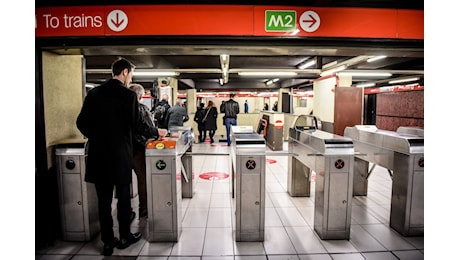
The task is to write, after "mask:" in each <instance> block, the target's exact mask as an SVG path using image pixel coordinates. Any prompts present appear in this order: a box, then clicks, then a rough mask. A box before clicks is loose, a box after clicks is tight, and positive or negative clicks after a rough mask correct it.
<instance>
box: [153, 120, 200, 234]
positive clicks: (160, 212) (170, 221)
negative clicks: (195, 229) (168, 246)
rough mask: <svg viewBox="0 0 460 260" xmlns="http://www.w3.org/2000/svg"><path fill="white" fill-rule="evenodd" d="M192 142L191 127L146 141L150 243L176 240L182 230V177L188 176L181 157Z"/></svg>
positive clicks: (180, 128) (174, 130)
mask: <svg viewBox="0 0 460 260" xmlns="http://www.w3.org/2000/svg"><path fill="white" fill-rule="evenodd" d="M192 143H193V129H191V128H190V127H178V128H176V129H172V130H170V137H169V138H165V139H164V140H148V141H147V145H146V152H145V156H146V167H147V176H146V177H147V198H148V199H147V209H148V219H147V223H148V231H149V237H148V241H150V242H177V241H178V239H179V236H180V234H181V232H182V179H183V176H184V175H185V173H184V170H183V169H184V167H183V165H182V157H183V156H184V154H185V152H186V151H187V150H188V149H189V148H190V146H191V145H192ZM181 173H182V174H184V175H182V174H181ZM184 178H185V177H184ZM190 182H191V180H190Z"/></svg>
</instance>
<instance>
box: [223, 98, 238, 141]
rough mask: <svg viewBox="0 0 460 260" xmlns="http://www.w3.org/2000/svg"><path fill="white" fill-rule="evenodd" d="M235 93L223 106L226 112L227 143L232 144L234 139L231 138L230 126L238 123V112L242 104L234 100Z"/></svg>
mask: <svg viewBox="0 0 460 260" xmlns="http://www.w3.org/2000/svg"><path fill="white" fill-rule="evenodd" d="M234 98H235V94H233V93H232V94H230V99H229V100H227V101H226V102H225V104H224V106H223V112H224V113H225V129H226V130H227V145H228V146H230V145H231V143H232V141H231V139H230V126H232V125H236V117H237V114H239V113H240V106H239V104H238V102H236V101H235V100H233V99H234Z"/></svg>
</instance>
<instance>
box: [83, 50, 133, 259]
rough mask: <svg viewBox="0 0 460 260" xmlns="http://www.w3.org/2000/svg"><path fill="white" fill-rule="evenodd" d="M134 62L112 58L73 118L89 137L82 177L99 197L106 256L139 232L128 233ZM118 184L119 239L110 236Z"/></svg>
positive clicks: (100, 219)
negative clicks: (106, 75) (106, 76)
mask: <svg viewBox="0 0 460 260" xmlns="http://www.w3.org/2000/svg"><path fill="white" fill-rule="evenodd" d="M134 68H135V66H134V65H133V64H132V63H131V62H130V61H128V60H126V59H122V58H121V59H118V60H116V61H115V62H114V63H113V64H112V74H113V78H112V79H110V80H108V81H107V82H106V83H104V84H102V85H101V86H98V87H95V88H93V89H92V90H90V91H89V92H88V94H87V95H86V98H85V101H84V103H83V107H82V109H81V111H80V114H79V115H78V118H77V127H78V129H79V130H80V131H81V133H82V134H83V135H85V136H86V137H87V138H88V144H87V146H88V159H87V163H86V175H85V181H86V182H90V183H94V184H95V186H96V193H97V198H98V209H99V222H100V225H101V240H102V242H103V243H104V247H103V250H102V254H103V255H106V256H109V255H112V253H113V248H114V247H117V248H119V249H123V248H127V247H128V246H130V245H131V244H134V243H136V242H137V241H139V239H140V238H141V236H142V234H141V233H135V234H132V233H131V230H130V225H131V219H130V218H131V195H130V183H131V179H132V173H131V170H132V160H133V141H132V140H133V133H134V132H135V129H137V128H138V125H139V122H140V114H139V103H138V101H137V96H136V93H135V92H134V91H132V90H129V89H128V88H127V86H128V85H129V83H130V82H131V78H132V75H133V71H134ZM114 187H115V188H116V192H117V197H118V203H117V212H118V213H117V218H118V223H119V233H120V240H118V239H117V238H116V237H115V236H114V232H113V219H112V197H113V190H114Z"/></svg>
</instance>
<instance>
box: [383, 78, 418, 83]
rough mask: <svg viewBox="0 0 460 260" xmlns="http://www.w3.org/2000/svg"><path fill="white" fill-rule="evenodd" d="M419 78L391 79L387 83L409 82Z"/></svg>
mask: <svg viewBox="0 0 460 260" xmlns="http://www.w3.org/2000/svg"><path fill="white" fill-rule="evenodd" d="M419 79H420V78H418V77H417V78H405V79H398V80H392V81H389V82H388V83H390V84H396V83H402V82H409V81H416V80H419Z"/></svg>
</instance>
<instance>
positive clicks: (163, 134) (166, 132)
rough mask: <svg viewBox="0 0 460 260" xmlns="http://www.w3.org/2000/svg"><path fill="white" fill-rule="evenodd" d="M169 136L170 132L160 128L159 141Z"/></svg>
mask: <svg viewBox="0 0 460 260" xmlns="http://www.w3.org/2000/svg"><path fill="white" fill-rule="evenodd" d="M167 134H168V130H166V129H161V128H158V135H159V139H163V138H164V137H165V136H166V135H167Z"/></svg>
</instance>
